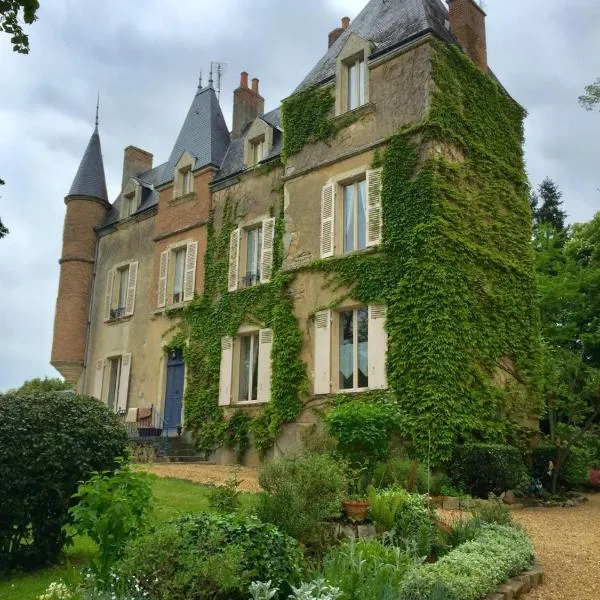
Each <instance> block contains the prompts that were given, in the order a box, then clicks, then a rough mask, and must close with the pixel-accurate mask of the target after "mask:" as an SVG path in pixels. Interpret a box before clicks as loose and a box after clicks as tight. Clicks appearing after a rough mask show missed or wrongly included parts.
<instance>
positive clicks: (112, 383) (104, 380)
mask: <svg viewBox="0 0 600 600" xmlns="http://www.w3.org/2000/svg"><path fill="white" fill-rule="evenodd" d="M130 374H131V354H123V355H122V356H111V357H110V358H107V359H106V360H105V359H100V360H98V361H96V380H95V383H94V396H95V397H96V398H98V400H102V401H104V402H105V403H106V405H107V406H108V407H109V408H110V409H111V410H113V411H115V412H119V413H124V412H125V411H126V410H127V401H128V396H129V378H130Z"/></svg>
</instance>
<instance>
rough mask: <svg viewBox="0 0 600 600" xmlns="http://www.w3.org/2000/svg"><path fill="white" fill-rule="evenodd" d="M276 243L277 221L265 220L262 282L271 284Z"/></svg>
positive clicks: (261, 270)
mask: <svg viewBox="0 0 600 600" xmlns="http://www.w3.org/2000/svg"><path fill="white" fill-rule="evenodd" d="M274 242H275V219H265V220H264V221H263V231H262V249H261V253H260V282H261V283H269V281H271V276H272V275H273V250H274Z"/></svg>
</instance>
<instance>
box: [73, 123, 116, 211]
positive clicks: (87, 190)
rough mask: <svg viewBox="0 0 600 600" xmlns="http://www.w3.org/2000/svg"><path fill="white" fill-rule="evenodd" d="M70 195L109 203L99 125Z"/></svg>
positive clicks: (93, 134) (82, 160) (91, 139)
mask: <svg viewBox="0 0 600 600" xmlns="http://www.w3.org/2000/svg"><path fill="white" fill-rule="evenodd" d="M68 195H69V196H87V197H88V198H98V199H100V200H104V201H105V202H108V192H107V190H106V177H105V175H104V162H103V160H102V148H101V146H100V134H99V133H98V125H96V127H95V129H94V132H93V133H92V137H91V138H90V141H89V143H88V145H87V148H86V149H85V153H84V155H83V158H82V159H81V163H80V165H79V169H77V175H75V179H74V180H73V184H72V185H71V189H70V190H69V194H68Z"/></svg>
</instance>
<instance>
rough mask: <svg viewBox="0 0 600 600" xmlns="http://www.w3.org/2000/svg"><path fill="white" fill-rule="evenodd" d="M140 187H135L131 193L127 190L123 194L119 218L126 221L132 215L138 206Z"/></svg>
mask: <svg viewBox="0 0 600 600" xmlns="http://www.w3.org/2000/svg"><path fill="white" fill-rule="evenodd" d="M140 196H141V186H140V185H137V184H136V185H135V188H134V189H133V190H132V191H129V190H128V189H127V188H126V190H125V193H124V194H123V204H122V206H121V218H122V219H127V218H129V217H130V216H131V215H133V214H134V213H135V212H136V211H137V209H138V208H139V206H140Z"/></svg>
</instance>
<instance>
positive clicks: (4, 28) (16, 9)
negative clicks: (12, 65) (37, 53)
mask: <svg viewBox="0 0 600 600" xmlns="http://www.w3.org/2000/svg"><path fill="white" fill-rule="evenodd" d="M39 7H40V3H39V2H38V0H0V32H4V33H8V35H10V36H11V38H10V42H11V44H12V47H13V50H14V51H15V52H19V53H20V54H28V53H29V36H28V35H27V34H26V33H25V32H24V31H23V25H22V24H21V21H24V22H25V23H27V24H28V25H31V24H32V23H33V22H34V21H35V20H36V19H37V15H36V13H37V10H38V8H39Z"/></svg>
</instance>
